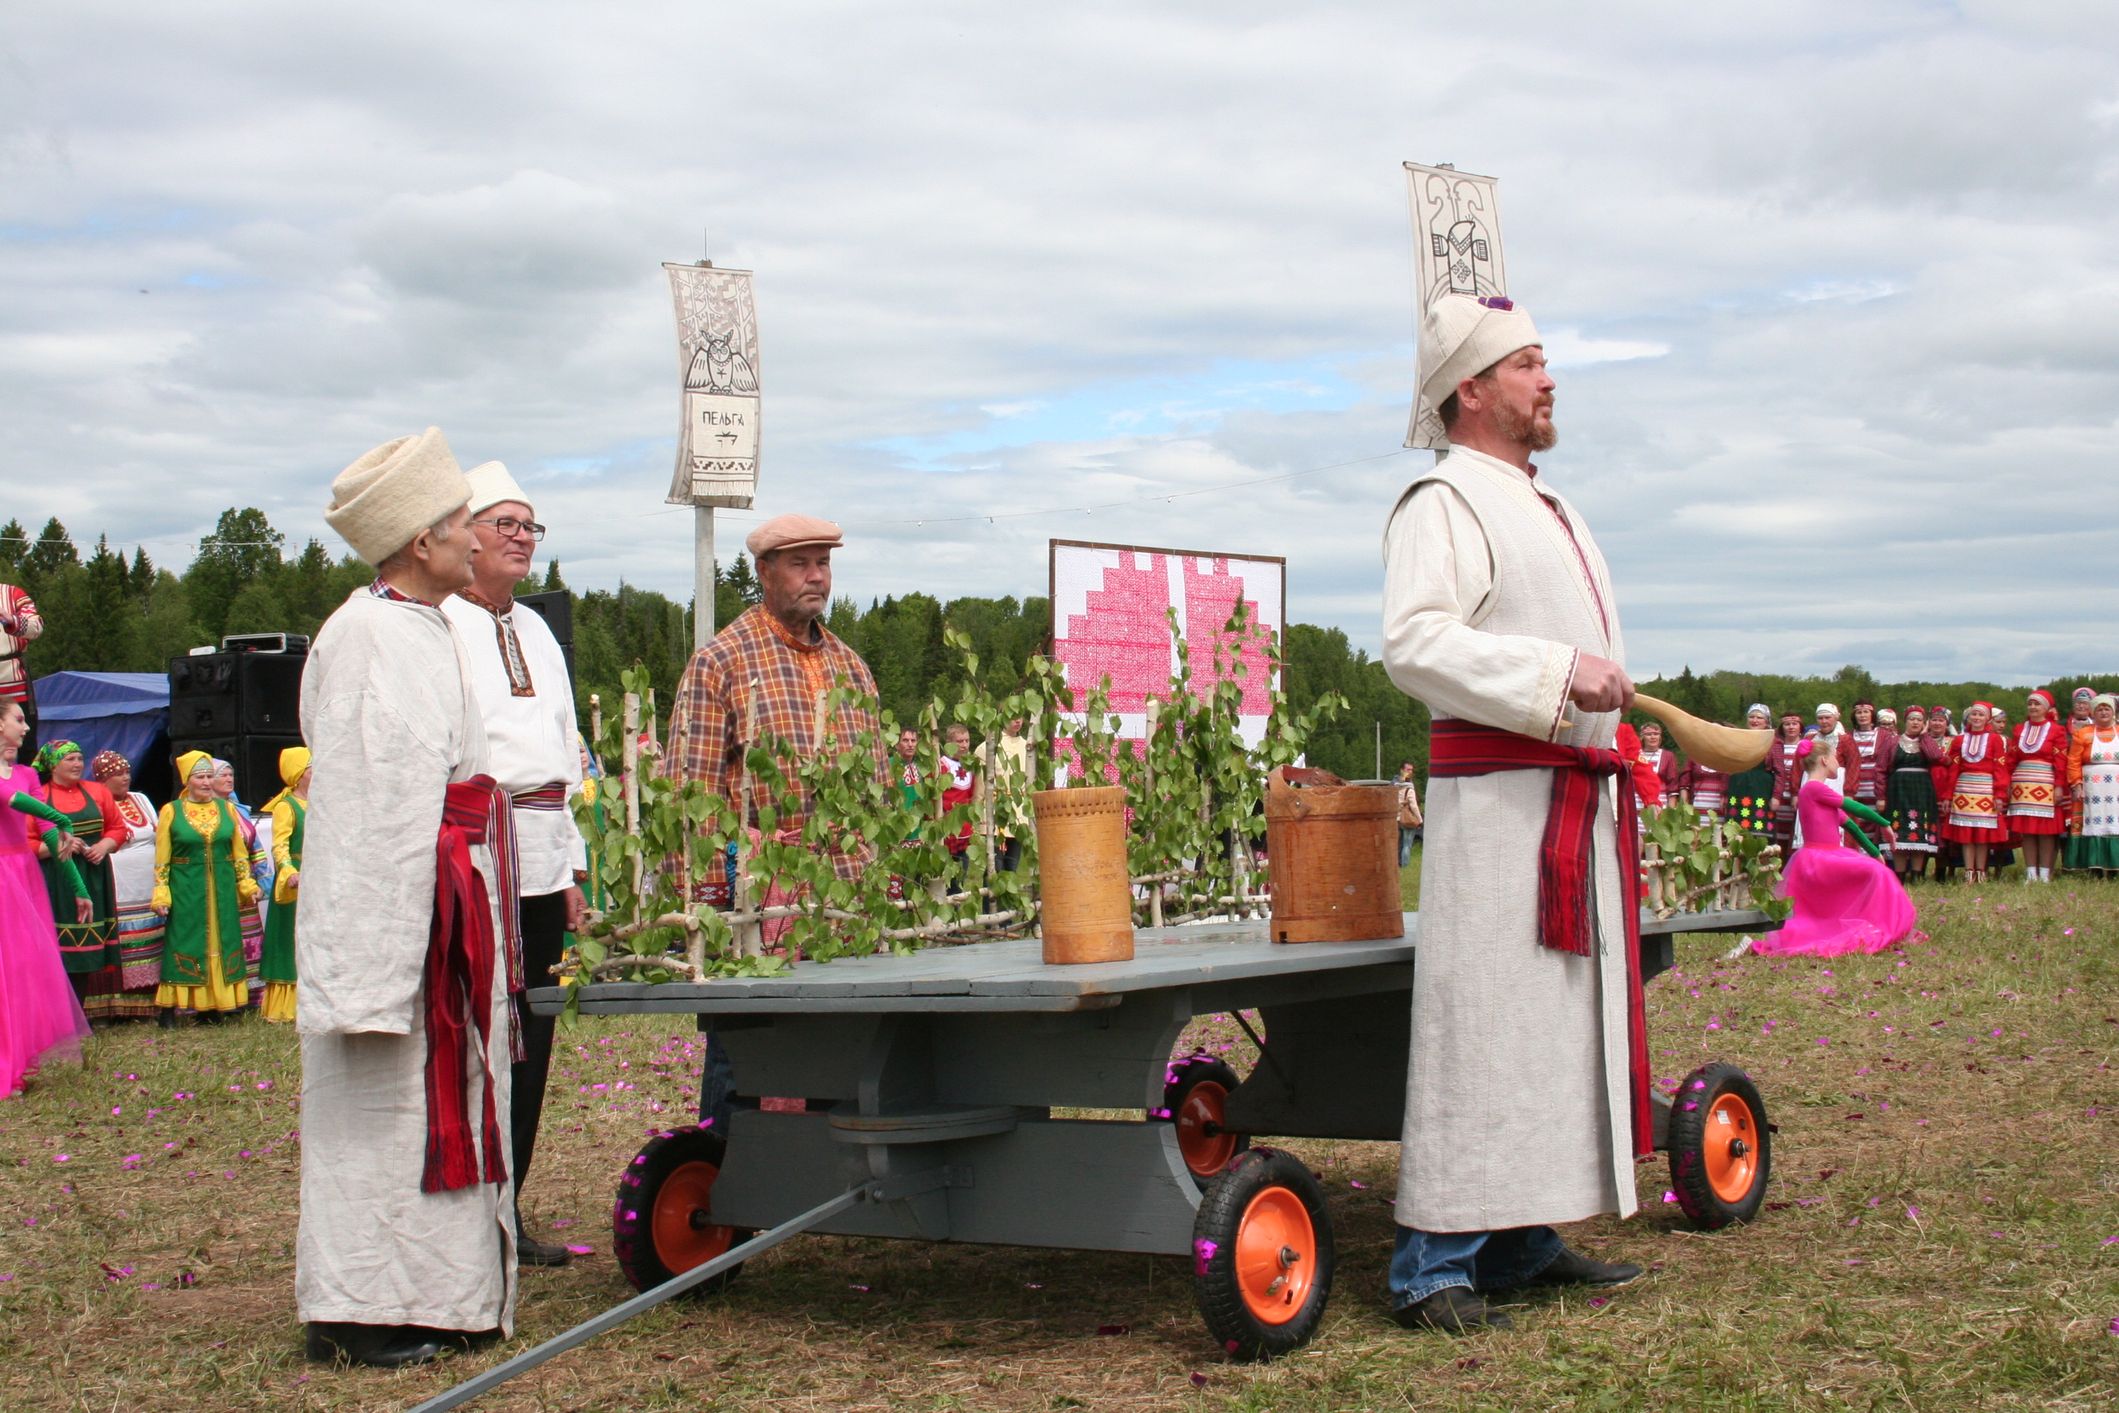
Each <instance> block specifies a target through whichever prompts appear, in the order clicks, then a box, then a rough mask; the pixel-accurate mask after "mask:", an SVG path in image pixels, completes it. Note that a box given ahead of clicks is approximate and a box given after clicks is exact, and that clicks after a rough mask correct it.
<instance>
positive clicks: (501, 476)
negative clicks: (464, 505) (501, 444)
mask: <svg viewBox="0 0 2119 1413" xmlns="http://www.w3.org/2000/svg"><path fill="white" fill-rule="evenodd" d="M464 479H465V480H466V481H469V482H470V483H471V513H472V514H473V515H478V514H481V513H483V512H485V511H488V510H491V509H492V508H493V507H494V506H496V505H499V504H500V503H501V502H502V501H510V500H512V501H518V502H520V503H521V504H523V505H529V506H530V514H532V515H535V514H536V513H537V507H536V506H534V505H530V498H529V497H528V496H526V495H524V494H523V493H522V487H521V486H518V485H516V484H515V478H514V477H513V476H510V475H509V474H508V468H507V467H505V466H503V465H501V464H500V463H499V462H497V461H486V462H481V463H480V464H478V465H476V466H474V467H472V468H471V469H470V470H468V471H466V472H464Z"/></svg>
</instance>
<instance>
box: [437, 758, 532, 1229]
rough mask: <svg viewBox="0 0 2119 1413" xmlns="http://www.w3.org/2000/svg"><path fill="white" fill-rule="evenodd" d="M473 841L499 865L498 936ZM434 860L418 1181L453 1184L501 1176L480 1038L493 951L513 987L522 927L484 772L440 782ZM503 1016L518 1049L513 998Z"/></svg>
mask: <svg viewBox="0 0 2119 1413" xmlns="http://www.w3.org/2000/svg"><path fill="white" fill-rule="evenodd" d="M476 844H485V845H487V846H488V847H489V849H490V851H491V853H492V856H493V860H494V864H495V868H496V872H497V873H498V874H499V875H500V876H499V877H497V878H495V879H494V885H495V886H496V887H497V888H498V890H499V895H500V901H501V909H502V916H501V934H502V935H501V936H500V937H499V938H498V939H496V938H495V937H494V935H493V913H492V910H491V895H490V894H488V893H487V891H486V881H485V879H484V878H482V877H481V876H480V875H479V872H478V869H477V867H476V866H475V865H474V864H473V863H472V861H471V848H472V846H473V845H476ZM434 861H435V869H434V922H433V925H432V926H431V927H430V928H429V930H428V933H427V965H426V997H427V1001H426V1030H427V1070H426V1086H427V1158H426V1163H425V1166H424V1167H423V1168H422V1169H421V1171H420V1179H419V1188H420V1191H422V1192H454V1191H456V1190H457V1189H459V1188H465V1187H470V1186H473V1185H474V1184H477V1183H480V1182H496V1183H497V1182H505V1181H507V1177H508V1169H507V1158H506V1151H507V1150H506V1144H505V1143H504V1142H503V1140H502V1138H501V1131H500V1121H499V1117H498V1115H497V1114H496V1112H495V1110H494V1106H493V1074H492V1070H491V1067H490V1066H488V1064H487V1063H486V1055H487V1048H486V1047H487V1042H488V1041H489V1040H490V1039H491V1036H492V1025H493V1000H492V998H493V966H494V959H495V957H496V955H497V956H499V957H501V958H503V959H504V960H505V965H506V967H507V986H508V992H509V994H510V995H515V994H518V993H520V992H521V990H522V960H521V948H522V936H521V930H520V928H519V927H518V925H517V923H516V916H517V913H516V903H517V898H516V879H515V832H514V815H513V812H512V810H511V809H510V806H509V802H508V794H507V792H506V791H505V790H502V789H500V788H499V787H498V786H497V785H495V784H494V783H493V780H492V777H490V776H486V775H474V776H472V777H471V778H470V779H469V780H463V781H458V782H457V783H455V784H453V785H450V786H449V787H448V790H447V792H446V793H445V794H444V796H443V799H442V815H441V829H440V831H439V833H438V834H437V835H436V838H435V847H434ZM508 1024H509V1048H510V1051H511V1052H518V1051H519V1049H520V1046H521V1038H520V1036H519V1035H518V1034H516V1031H515V1014H514V1007H513V1006H510V1007H509V1008H508ZM474 1033H475V1034H476V1036H477V1042H476V1043H477V1049H476V1054H477V1056H478V1068H479V1072H480V1074H481V1076H482V1077H483V1079H484V1083H483V1085H482V1086H481V1091H482V1101H483V1103H482V1108H483V1112H482V1113H481V1114H480V1116H479V1118H480V1122H479V1133H480V1135H481V1137H480V1140H479V1142H478V1143H477V1144H475V1145H474V1144H473V1143H472V1141H471V1114H470V1104H469V1101H468V1100H467V1099H466V1098H465V1094H464V1091H465V1090H466V1089H467V1088H468V1087H469V1084H470V1080H471V1054H472V1035H473V1034H474ZM516 1058H520V1055H519V1053H517V1054H516ZM481 1152H483V1154H484V1162H483V1164H481V1162H480V1153H481Z"/></svg>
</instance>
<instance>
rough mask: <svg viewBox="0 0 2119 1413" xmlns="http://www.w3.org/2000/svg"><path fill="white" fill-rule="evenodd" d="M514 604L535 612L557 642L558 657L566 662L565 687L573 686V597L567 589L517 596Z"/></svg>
mask: <svg viewBox="0 0 2119 1413" xmlns="http://www.w3.org/2000/svg"><path fill="white" fill-rule="evenodd" d="M515 602H517V603H519V604H521V605H523V606H524V607H525V608H533V609H535V610H537V612H538V614H539V616H541V617H542V618H543V619H544V622H545V626H546V627H547V628H550V629H551V630H552V636H553V637H555V638H557V639H558V640H559V652H560V656H562V657H564V658H565V659H566V660H567V686H568V687H569V688H571V687H572V686H573V685H574V595H573V592H572V591H571V590H568V589H553V590H552V591H550V592H549V593H542V594H517V595H516V596H515Z"/></svg>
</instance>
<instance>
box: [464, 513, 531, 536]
mask: <svg viewBox="0 0 2119 1413" xmlns="http://www.w3.org/2000/svg"><path fill="white" fill-rule="evenodd" d="M471 523H472V524H473V525H491V526H492V527H493V528H494V529H495V530H496V531H498V532H499V534H500V537H501V538H502V539H503V540H512V539H514V538H515V537H516V536H517V535H528V536H529V537H530V538H531V540H533V541H536V540H542V539H543V538H544V526H542V525H540V524H538V523H537V522H536V521H535V520H517V519H516V518H515V517H514V516H512V515H502V516H499V517H497V518H496V519H492V520H473V521H472V522H471Z"/></svg>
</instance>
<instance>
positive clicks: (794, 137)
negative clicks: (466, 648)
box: [0, 0, 2119, 682]
mask: <svg viewBox="0 0 2119 1413" xmlns="http://www.w3.org/2000/svg"><path fill="white" fill-rule="evenodd" d="M1496 16H1499V17H1501V18H1500V19H1499V20H1498V21H1497V20H1496V19H1495V18H1493V17H1496ZM2110 20H2111V15H2110V10H2109V6H2108V5H2107V4H2103V3H2096V0H2054V3H2006V4H2005V3H1998V0H1995V2H1993V3H1990V2H1989V0H1965V3H1959V4H1938V3H1913V0H1870V3H1865V4H1861V5H1847V4H1844V3H1829V4H1828V3H1812V0H1790V3H1783V4H1777V5H1772V6H1745V7H1736V6H1725V5H1701V4H1697V3H1688V4H1676V3H1673V4H1643V3H1616V4H1612V5H1605V6H1582V5H1579V4H1575V3H1560V2H1559V0H1532V3H1518V4H1513V5H1509V6H1505V7H1499V8H1498V9H1495V8H1489V9H1485V10H1481V9H1479V8H1477V7H1470V8H1468V7H1465V6H1462V5H1435V4H1426V3H1407V0H1383V3H1375V4H1329V3H1321V4H1316V5H1309V6H1287V5H1284V4H1261V3H1254V2H1253V0H1215V2H1214V3H1166V4H1147V3H1133V4H1117V3H1114V4H1103V3H1094V2H1093V0H1092V2H1091V3H1079V4H1073V5H1068V6H1036V7H1033V6H996V5H987V4H971V3H962V4H899V5H868V6H852V5H844V4H821V3H799V2H798V0H775V3H773V4H769V5H755V6H744V7H738V6H733V5H709V4H700V3H697V0H693V3H683V4H655V3H632V4H625V5H606V6H595V7H591V6H586V5H566V4H556V3H540V2H539V0H518V3H513V4H508V5H492V6H489V5H484V4H476V3H466V2H465V0H458V3H453V4H447V5H436V4H432V3H422V4H406V3H398V0H369V3H364V4H362V5H359V6H353V5H301V6H294V5H285V4H269V3H226V2H225V0H191V3H187V4H185V5H181V6H170V5H147V4H107V3H97V0H72V3H68V4H65V5H50V4H16V5H10V6H8V7H7V9H6V11H5V13H4V14H0V421H4V425H5V426H6V428H7V433H8V435H7V438H6V450H5V452H4V453H0V457H4V466H5V474H4V478H0V479H4V488H5V491H4V504H0V518H5V516H8V515H12V516H14V517H16V518H19V519H21V520H22V521H24V522H25V523H26V524H28V525H29V526H30V527H31V528H32V529H34V528H35V527H36V526H38V525H41V524H42V523H43V521H44V519H45V518H46V517H47V516H50V515H57V516H59V517H60V518H61V519H62V520H64V521H65V523H66V524H67V526H68V527H69V529H71V530H72V531H73V532H74V534H75V535H76V537H77V538H92V537H93V536H94V534H95V533H97V532H98V531H107V532H108V533H109V534H110V535H111V537H112V539H113V540H114V541H117V542H120V543H123V544H126V545H131V544H135V543H141V544H144V545H145V546H146V547H147V549H148V552H149V553H150V554H151V555H153V556H154V557H155V558H156V559H157V560H158V561H160V562H163V563H167V564H181V563H183V562H185V561H186V560H188V558H189V556H190V553H191V551H192V548H193V547H194V546H195V544H196V542H197V540H198V538H199V536H200V535H201V534H203V533H205V532H207V531H208V530H210V529H211V527H212V525H213V522H214V519H215V517H216V516H217V515H218V513H219V512H220V511H221V510H222V509H223V508H225V507H228V506H231V505H256V506H259V507H261V508H262V509H264V510H265V511H266V512H267V513H268V514H269V515H270V516H271V518H272V520H273V522H274V524H275V525H277V526H279V527H280V528H281V529H283V530H285V531H286V532H287V533H288V535H289V538H290V540H291V541H293V542H294V544H296V545H298V544H299V543H300V541H301V540H303V539H304V538H306V537H308V536H309V535H312V534H313V535H318V536H320V537H323V538H324V539H325V542H326V544H328V545H329V546H330V547H331V548H332V549H333V550H334V551H336V550H338V549H340V548H342V546H341V545H340V544H339V542H338V541H337V540H336V539H334V538H332V537H331V536H330V533H329V531H328V530H327V529H326V528H325V526H324V523H323V519H322V515H321V506H322V504H323V502H324V500H325V499H326V487H327V485H328V482H329V480H330V478H331V476H332V475H333V473H335V472H336V471H337V470H338V469H339V468H340V467H341V466H342V465H344V464H345V463H346V462H348V461H350V460H351V459H352V458H353V457H354V456H356V455H358V454H359V453H360V452H362V451H363V450H365V449H366V448H367V447H369V446H371V445H373V444H375V443H377V442H380V441H383V440H386V439H388V438H389V437H392V436H395V435H399V434H402V433H404V432H408V431H414V430H417V429H418V428H420V427H422V426H424V425H426V424H428V423H430V422H431V423H438V424H440V425H441V426H442V427H443V428H444V429H445V430H446V431H447V433H448V435H449V437H450V440H451V442H452V443H453V444H454V446H455V447H456V449H457V452H458V454H459V455H460V456H461V457H462V458H463V459H464V460H465V462H466V463H467V464H468V463H469V462H471V461H475V460H484V459H488V458H496V457H497V458H499V459H501V460H504V461H506V462H507V463H508V464H509V465H510V467H511V468H513V469H514V471H515V472H516V474H517V476H518V477H519V479H521V480H522V482H523V483H524V484H525V485H526V486H527V487H528V488H529V490H530V492H531V494H532V495H533V497H534V498H535V500H536V502H537V506H538V510H539V512H540V515H541V518H543V519H544V520H546V521H547V522H549V523H550V524H551V525H552V526H553V527H554V528H553V531H552V534H551V536H550V538H549V540H548V541H547V546H546V547H547V550H548V551H549V552H551V553H554V554H556V555H557V556H558V558H559V559H560V560H561V562H562V564H563V565H564V568H565V572H566V575H567V578H568V580H569V581H570V582H571V583H573V584H574V585H575V586H576V587H577V588H583V587H596V586H604V587H609V586H614V585H615V584H616V583H617V582H618V581H619V579H620V578H624V579H626V580H628V581H630V582H633V583H636V584H640V585H644V586H647V587H652V588H657V589H661V590H664V591H667V592H672V593H680V594H681V593H684V592H687V591H688V588H689V584H690V579H691V554H692V526H691V514H690V512H689V511H687V510H683V509H674V510H673V509H671V508H668V507H665V506H664V505H663V504H662V499H663V495H664V493H665V491H666V489H667V487H668V483H669V477H670V469H671V463H672V461H673V458H674V447H675V437H674V430H675V424H676V417H677V391H676V388H677V367H676V357H675V334H674V329H673V325H672V320H671V312H670V306H669V298H668V293H667V285H666V283H665V277H664V275H663V273H662V270H661V268H660V262H662V261H664V260H693V259H697V258H700V257H701V256H702V255H707V256H711V257H712V258H713V259H714V260H715V261H716V262H717V263H718V264H721V265H725V266H740V267H745V268H750V269H754V270H756V271H757V285H756V288H757V299H758V309H759V321H760V327H761V336H762V359H761V361H762V365H763V366H762V370H761V372H762V380H763V383H764V389H765V404H764V458H763V484H762V487H761V491H760V497H759V503H758V506H757V509H756V511H755V512H723V514H722V515H721V516H720V527H721V544H722V548H723V555H724V558H726V557H728V556H729V555H730V554H732V553H733V551H734V549H735V547H736V545H737V543H738V541H739V539H740V536H741V534H742V533H743V532H744V531H745V530H747V529H748V528H749V526H750V524H752V523H755V520H756V519H757V518H760V517H762V516H764V515H770V514H774V513H778V512H780V511H783V510H789V509H802V510H807V511H811V512H815V513H820V514H825V515H829V516H831V517H833V518H835V519H837V520H839V521H841V522H842V523H844V524H845V526H846V527H847V530H848V534H849V545H848V548H847V549H846V551H845V552H844V554H843V555H842V557H841V559H840V562H839V570H838V583H839V587H840V590H841V591H842V592H846V593H851V594H853V595H854V596H856V597H858V598H859V599H861V600H862V601H863V602H865V601H866V600H867V599H868V598H869V597H871V596H876V595H882V594H886V593H905V592H908V591H912V590H924V591H926V592H929V593H933V594H936V595H938V596H942V597H948V596H951V595H955V594H965V593H974V594H994V595H999V594H1015V595H1018V596H1021V595H1028V594H1036V593H1043V592H1044V587H1045V552H1044V546H1045V541H1046V540H1047V539H1048V538H1053V537H1058V538H1072V539H1090V540H1107V541H1126V542H1136V543H1146V544H1165V545H1179V546H1184V547H1200V548H1217V549H1226V550H1230V551H1236V552H1243V553H1250V554H1279V555H1284V556H1286V557H1287V560H1288V571H1289V612H1290V616H1291V617H1292V618H1294V619H1296V620H1298V621H1308V622H1315V623H1325V624H1333V625H1337V626H1340V627H1343V628H1344V629H1345V630H1346V632H1347V633H1348V635H1349V637H1351V638H1352V639H1353V640H1354V641H1355V643H1356V644H1358V645H1361V646H1364V647H1367V648H1369V649H1370V650H1372V651H1373V649H1374V647H1375V645H1376V642H1377V637H1378V632H1377V603H1378V594H1379V584H1380V579H1381V566H1380V562H1379V558H1378V541H1379V535H1380V532H1381V527H1382V520H1383V517H1384V515H1385V513H1386V511H1387V509H1388V507H1389V505H1390V504H1391V502H1392V501H1393V500H1394V499H1395V498H1396V494H1397V491H1398V489H1399V488H1400V487H1401V486H1402V484H1403V483H1404V481H1405V480H1406V479H1408V477H1409V476H1411V475H1412V474H1414V473H1415V472H1416V471H1417V469H1419V468H1420V467H1422V466H1424V465H1425V464H1426V463H1427V462H1428V460H1429V459H1430V456H1431V454H1430V453H1426V452H1410V451H1404V450H1401V449H1400V444H1401V442H1402V440H1403V438H1404V432H1405V425H1406V416H1407V410H1408V404H1409V401H1410V397H1411V384H1412V371H1411V370H1412V359H1413V347H1412V329H1413V309H1412V293H1411V266H1410V255H1411V238H1410V219H1409V215H1408V209H1407V199H1406V191H1405V184H1404V179H1403V174H1402V171H1401V169H1400V163H1401V162H1402V161H1403V160H1405V159H1412V160H1416V161H1425V162H1450V163H1454V164H1455V165H1457V166H1458V167H1460V168H1463V169H1466V170H1470V171H1477V172H1486V173H1494V174H1497V175H1499V176H1500V178H1501V179H1502V186H1501V198H1502V212H1503V216H1504V220H1505V228H1506V232H1507V247H1508V265H1509V275H1510V284H1511V292H1512V293H1514V294H1515V295H1516V296H1517V297H1518V298H1519V299H1520V300H1521V301H1522V302H1523V303H1524V304H1525V305H1526V306H1527V307H1528V308H1529V309H1530V310H1531V311H1532V312H1533V314H1534V315H1535V316H1536V317H1537V319H1538V321H1539V323H1540V325H1541V327H1542V328H1543V329H1544V330H1545V332H1546V334H1547V336H1548V343H1549V346H1550V351H1551V354H1552V357H1553V362H1554V371H1555V374H1556V376H1557V378H1558V380H1559V385H1560V387H1559V403H1558V409H1557V411H1558V418H1559V425H1560V428H1561V443H1560V446H1559V447H1558V449H1557V450H1555V451H1554V452H1553V453H1551V454H1549V455H1548V456H1547V457H1546V458H1545V459H1544V461H1543V465H1544V466H1545V469H1546V473H1547V474H1549V475H1550V476H1551V477H1552V478H1553V480H1554V481H1555V482H1556V483H1557V484H1559V485H1560V486H1561V487H1562V488H1563V489H1565V490H1566V491H1567V492H1568V493H1569V494H1570V495H1572V496H1573V497H1574V498H1575V499H1576V501H1577V503H1578V504H1579V505H1580V506H1581V507H1582V508H1583V510H1584V512H1585V514H1586V515H1587V516H1588V518H1589V521H1590V523H1591V524H1592V525H1593V526H1594V527H1595V528H1596V531H1597V533H1598V537H1599V539H1600V541H1601V542H1602V544H1603V547H1604V550H1605V553H1606V555H1607V556H1608V557H1609V559H1610V560H1611V563H1612V570H1613V574H1614V577H1615V579H1616V581H1617V583H1618V585H1619V590H1620V597H1621V604H1622V608H1623V611H1624V614H1625V620H1626V625H1627V637H1628V640H1629V648H1630V658H1631V666H1632V667H1633V668H1634V670H1635V671H1636V673H1637V675H1643V676H1645V675H1650V674H1653V673H1655V672H1658V671H1675V670H1676V669H1677V668H1678V667H1680V666H1681V665H1685V664H1690V665H1692V666H1694V667H1695V668H1701V669H1704V668H1707V667H1736V668H1758V669H1776V668H1778V669H1788V670H1804V669H1818V670H1824V671H1830V670H1831V669H1833V668H1835V667H1837V666H1839V665H1840V664H1842V663H1845V662H1859V663H1861V664H1863V665H1865V666H1867V667H1869V668H1870V669H1871V670H1873V671H1875V672H1876V673H1878V674H1879V675H1880V676H1884V677H1887V678H1889V677H1910V676H1938V677H1945V678H1951V677H1995V678H1999V679H2002V680H2012V681H2020V682H2028V681H2035V680H2043V679H2046V678H2049V677H2057V676H2066V675H2068V674H2071V673H2075V672H2079V671H2083V670H2086V669H2092V668H2095V669H2103V670H2109V669H2110V668H2111V666H2112V646H2113V632H2112V624H2113V622H2114V621H2115V619H2114V613H2115V607H2119V605H2115V600H2114V598H2113V595H2112V592H2111V585H2112V572H2111V571H2112V566H2113V565H2114V563H2115V562H2119V446H2115V441H2119V437H2115V433H2119V240H2115V236H2119V63H2115V62H2114V61H2115V59H2119V40H2115V38H2114V35H2115V27H2114V26H2113V25H2112V24H2111V22H2110ZM1497 25H1498V26H1501V28H1498V29H1497ZM1084 507H1093V509H1084ZM1026 512H1046V513H1035V514H1032V513H1026ZM988 517H991V518H990V519H989V518H988Z"/></svg>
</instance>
